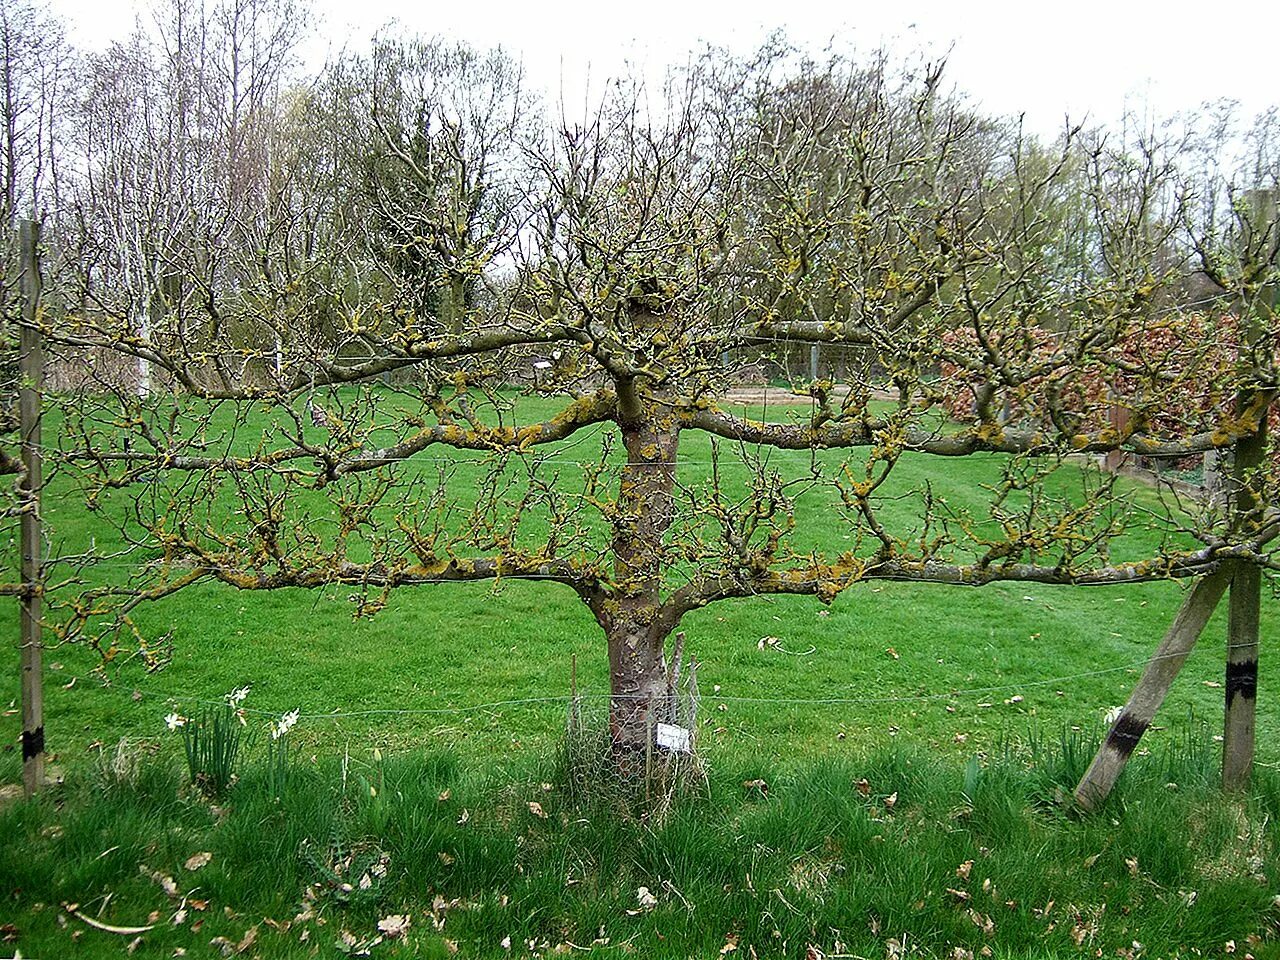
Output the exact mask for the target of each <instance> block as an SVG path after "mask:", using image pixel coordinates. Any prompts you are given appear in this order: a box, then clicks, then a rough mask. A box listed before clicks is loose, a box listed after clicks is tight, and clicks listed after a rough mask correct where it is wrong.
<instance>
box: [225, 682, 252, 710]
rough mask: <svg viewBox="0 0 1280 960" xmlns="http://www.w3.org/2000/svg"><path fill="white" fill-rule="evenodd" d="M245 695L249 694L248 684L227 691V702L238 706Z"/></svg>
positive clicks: (242, 701)
mask: <svg viewBox="0 0 1280 960" xmlns="http://www.w3.org/2000/svg"><path fill="white" fill-rule="evenodd" d="M247 696H249V687H248V685H245V686H243V687H239V688H238V689H235V690H232V691H231V692H230V693H228V694H227V703H229V704H231V706H233V707H238V706H240V704H242V703H244V698H245V697H247Z"/></svg>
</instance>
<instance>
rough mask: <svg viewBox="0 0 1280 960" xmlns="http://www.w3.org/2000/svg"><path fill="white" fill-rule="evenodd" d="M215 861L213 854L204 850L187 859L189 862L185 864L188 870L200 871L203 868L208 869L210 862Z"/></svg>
mask: <svg viewBox="0 0 1280 960" xmlns="http://www.w3.org/2000/svg"><path fill="white" fill-rule="evenodd" d="M212 859H213V854H212V853H210V852H209V851H208V850H202V851H201V852H200V853H197V854H193V855H192V856H190V857H187V862H186V863H184V864H183V866H184V867H186V868H187V869H188V870H199V869H200V868H201V867H207V866H208V865H209V861H210V860H212Z"/></svg>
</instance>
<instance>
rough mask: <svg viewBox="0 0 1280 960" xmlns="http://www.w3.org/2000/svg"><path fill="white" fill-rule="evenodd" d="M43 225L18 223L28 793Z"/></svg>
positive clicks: (36, 611)
mask: <svg viewBox="0 0 1280 960" xmlns="http://www.w3.org/2000/svg"><path fill="white" fill-rule="evenodd" d="M39 240H40V226H39V224H37V223H36V222H35V221H33V220H23V221H22V222H21V223H20V224H19V227H18V242H19V247H20V254H21V257H22V319H23V324H22V330H21V333H20V335H19V356H18V380H19V384H18V413H19V418H20V423H21V427H20V429H21V441H22V444H21V445H22V467H23V474H22V477H21V479H20V480H19V482H18V491H19V496H20V497H21V499H22V508H23V512H22V534H21V536H22V584H23V595H22V617H21V619H22V639H21V644H22V786H23V790H24V792H25V793H26V795H27V796H28V797H30V796H32V795H34V794H35V793H36V791H38V790H39V789H40V788H41V787H42V786H44V687H43V665H42V663H41V653H42V649H41V636H40V617H41V609H40V607H41V592H42V591H41V569H40V567H41V561H40V548H41V530H40V488H41V487H42V486H43V475H42V472H43V471H42V464H41V462H40V389H41V380H42V375H43V372H44V352H43V349H42V347H41V343H40V334H39V332H38V331H37V330H36V329H35V324H36V319H37V306H38V303H39V300H40V267H39V261H38V259H37V246H38V245H39Z"/></svg>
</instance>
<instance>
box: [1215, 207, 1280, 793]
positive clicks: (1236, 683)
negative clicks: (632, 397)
mask: <svg viewBox="0 0 1280 960" xmlns="http://www.w3.org/2000/svg"><path fill="white" fill-rule="evenodd" d="M1246 200H1247V201H1248V202H1249V204H1250V206H1251V207H1252V209H1251V211H1250V214H1251V219H1252V223H1251V227H1252V229H1254V230H1266V229H1267V228H1268V224H1274V223H1275V219H1276V195H1275V193H1274V192H1273V191H1270V190H1253V191H1250V192H1249V193H1248V194H1246ZM1258 296H1259V298H1260V299H1261V300H1263V301H1269V302H1270V309H1271V310H1272V311H1274V309H1275V288H1274V286H1273V285H1269V286H1266V287H1264V288H1263V289H1262V290H1260V291H1259V292H1258ZM1263 317H1264V314H1263V313H1262V312H1261V311H1255V310H1248V309H1247V305H1246V311H1245V313H1244V316H1243V318H1242V319H1243V325H1242V330H1243V333H1244V339H1243V342H1242V343H1241V344H1240V360H1241V362H1242V363H1248V362H1251V359H1252V357H1253V355H1254V351H1255V350H1256V349H1257V348H1258V346H1259V344H1260V342H1261V341H1262V338H1263V335H1264V334H1265V332H1266V321H1265V320H1264V319H1263ZM1256 399H1257V395H1256V393H1255V392H1254V391H1252V390H1242V391H1241V392H1240V395H1239V396H1238V397H1237V398H1236V409H1237V410H1239V411H1243V410H1245V409H1247V408H1248V407H1249V406H1251V405H1252V404H1253V403H1254V401H1255V400H1256ZM1269 413H1270V408H1269V407H1264V408H1263V410H1262V414H1261V416H1260V417H1259V419H1258V429H1257V430H1256V431H1255V432H1254V433H1253V434H1251V435H1250V436H1247V437H1244V438H1242V439H1241V440H1239V441H1238V442H1237V443H1236V448H1235V463H1234V464H1233V467H1232V471H1231V495H1232V498H1233V500H1234V506H1235V509H1236V518H1235V528H1236V530H1242V529H1243V530H1247V529H1248V524H1249V522H1250V521H1249V518H1250V516H1251V515H1252V514H1254V513H1255V511H1256V510H1257V508H1258V506H1259V504H1258V496H1257V492H1256V489H1257V488H1256V485H1255V482H1254V476H1253V475H1254V473H1255V472H1256V471H1257V469H1258V467H1260V466H1261V465H1262V463H1263V462H1264V461H1265V459H1266V455H1267V418H1268V415H1269ZM1261 606H1262V576H1261V572H1260V571H1259V570H1258V568H1257V567H1255V566H1252V565H1248V564H1243V563H1239V564H1235V571H1234V577H1233V579H1232V581H1231V599H1230V603H1229V606H1228V611H1229V615H1228V621H1227V675H1226V683H1225V686H1226V696H1225V702H1224V703H1223V718H1222V787H1223V789H1224V790H1241V789H1243V788H1245V787H1247V786H1248V785H1249V781H1250V779H1251V778H1252V776H1253V745H1254V709H1255V706H1256V703H1257V696H1258V620H1259V617H1260V614H1261Z"/></svg>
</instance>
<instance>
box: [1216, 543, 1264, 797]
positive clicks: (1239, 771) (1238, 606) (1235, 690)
mask: <svg viewBox="0 0 1280 960" xmlns="http://www.w3.org/2000/svg"><path fill="white" fill-rule="evenodd" d="M1261 598H1262V571H1261V570H1259V569H1258V568H1257V566H1255V565H1254V564H1252V563H1241V564H1239V565H1237V567H1236V571H1235V576H1234V577H1233V578H1232V580H1231V598H1230V601H1229V603H1228V606H1227V610H1228V619H1227V682H1226V703H1225V712H1224V717H1223V728H1222V786H1223V789H1225V790H1241V789H1244V788H1245V787H1247V786H1248V785H1249V781H1250V779H1251V778H1252V776H1253V744H1254V706H1255V704H1256V702H1257V696H1258V618H1259V612H1260V608H1261Z"/></svg>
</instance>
